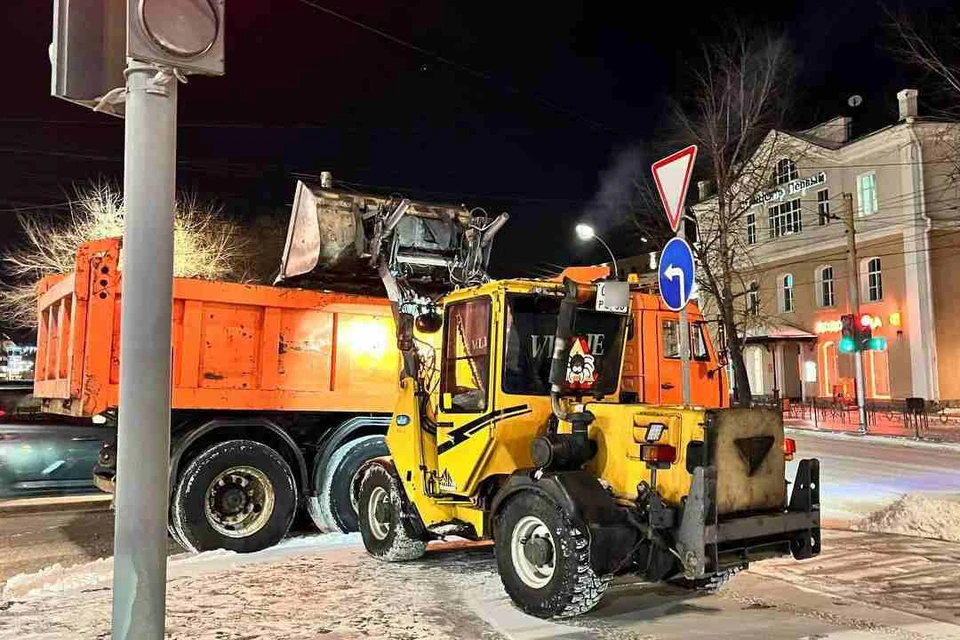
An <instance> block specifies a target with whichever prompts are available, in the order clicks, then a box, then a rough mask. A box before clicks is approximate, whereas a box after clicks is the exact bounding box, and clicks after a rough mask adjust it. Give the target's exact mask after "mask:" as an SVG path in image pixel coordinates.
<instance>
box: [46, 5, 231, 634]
mask: <svg viewBox="0 0 960 640" xmlns="http://www.w3.org/2000/svg"><path fill="white" fill-rule="evenodd" d="M223 15H224V14H223V0H204V1H203V2H197V1H195V0H127V1H126V2H125V1H124V0H104V1H103V2H89V1H87V0H54V29H53V44H52V45H51V48H50V59H51V63H52V66H53V74H52V81H51V89H52V94H53V95H54V96H55V97H58V98H63V99H66V100H70V101H71V102H75V103H78V104H81V105H84V106H87V107H90V108H92V109H93V110H94V111H99V112H104V113H109V114H112V115H117V116H122V117H125V119H126V121H125V123H124V154H123V155H124V165H123V199H124V207H125V215H124V232H123V251H124V258H123V264H122V271H123V304H122V305H121V310H120V407H119V415H118V418H119V420H118V422H119V424H118V428H117V489H116V498H115V505H116V516H115V526H114V543H113V544H114V546H113V555H114V565H113V638H114V640H133V639H134V638H136V639H137V640H161V639H162V638H163V637H164V619H165V608H166V606H165V605H166V588H167V581H166V574H167V517H168V504H167V501H168V497H169V495H168V474H169V465H170V395H171V385H170V368H171V367H170V364H171V363H170V361H171V350H170V334H171V315H172V308H173V245H174V242H173V225H174V209H175V207H176V202H175V186H176V159H177V149H176V141H177V85H178V83H179V82H181V81H183V79H184V73H202V74H209V75H220V74H222V73H223ZM118 85H119V86H118ZM105 268H106V267H105ZM103 275H104V277H106V272H105V273H104V274H103ZM114 281H116V280H114ZM104 284H106V280H104ZM118 293H119V292H118V291H114V295H117V294H118Z"/></svg>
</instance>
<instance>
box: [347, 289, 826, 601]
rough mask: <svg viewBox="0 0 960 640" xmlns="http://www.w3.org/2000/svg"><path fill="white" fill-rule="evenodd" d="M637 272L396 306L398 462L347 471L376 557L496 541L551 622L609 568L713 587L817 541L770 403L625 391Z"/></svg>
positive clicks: (522, 595) (601, 586)
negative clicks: (664, 402)
mask: <svg viewBox="0 0 960 640" xmlns="http://www.w3.org/2000/svg"><path fill="white" fill-rule="evenodd" d="M627 286H628V285H627V283H624V282H601V283H597V284H591V285H584V284H578V283H574V282H573V281H570V280H566V281H564V282H562V283H554V282H540V281H527V280H507V281H494V282H488V283H486V284H482V285H479V286H473V287H469V288H464V289H460V290H458V291H455V292H453V293H451V294H449V295H447V296H445V297H444V298H443V299H442V303H441V305H440V312H438V311H427V312H425V313H423V314H421V315H420V316H419V317H417V318H416V319H414V317H413V315H412V314H408V313H401V314H399V320H400V321H399V323H398V324H399V329H398V332H399V343H400V345H401V350H402V351H403V353H404V354H405V358H404V364H405V372H404V376H403V377H402V380H401V398H400V400H399V403H398V405H397V408H396V411H395V413H394V415H393V417H392V422H391V424H390V428H389V432H388V434H387V445H388V449H389V451H390V456H389V457H388V458H379V459H376V460H372V461H370V462H369V463H368V464H367V465H366V466H365V467H364V468H363V469H361V471H360V472H359V473H358V474H357V476H356V477H355V480H354V486H353V496H354V499H355V500H356V504H357V510H358V514H359V520H360V530H361V534H362V537H363V541H364V545H365V546H366V549H367V550H368V552H369V553H371V554H372V555H373V556H375V557H378V558H381V559H384V560H389V561H399V560H411V559H415V558H418V557H420V556H421V555H423V554H424V552H425V550H426V545H427V542H428V541H430V540H434V539H439V538H442V537H444V536H448V535H457V536H462V537H465V538H469V539H473V540H479V539H491V538H492V539H493V541H494V550H495V554H496V559H497V567H498V570H499V573H500V576H501V579H502V581H503V585H504V588H505V589H506V591H507V593H508V594H509V595H510V597H511V598H512V599H513V601H514V602H515V603H516V604H517V606H519V607H520V608H521V609H522V610H524V611H526V612H528V613H531V614H533V615H536V616H541V617H551V616H569V615H577V614H580V613H584V612H586V611H589V610H590V609H591V608H593V607H594V606H595V605H596V604H597V603H598V602H599V601H600V598H601V597H602V595H603V593H604V591H605V589H606V588H607V586H608V585H609V583H610V580H611V578H612V577H613V576H615V575H618V574H625V573H633V574H639V575H640V576H642V577H644V578H645V579H648V580H651V581H663V580H666V581H672V582H676V583H679V584H683V585H687V586H691V587H701V588H711V587H715V586H717V585H719V584H720V583H722V582H724V581H725V580H726V579H727V578H728V577H729V576H730V575H732V574H733V573H735V572H736V571H738V570H740V569H743V568H745V567H746V566H747V565H748V563H749V562H752V561H756V560H760V559H764V558H770V557H776V556H783V555H787V554H792V555H793V557H794V558H797V559H803V558H809V557H811V556H814V555H816V554H818V553H819V551H820V513H819V502H820V500H819V494H820V487H819V463H818V461H817V460H803V461H801V462H800V463H799V469H798V472H797V477H796V478H795V479H794V481H793V483H792V487H791V488H790V490H789V497H788V483H787V482H786V480H785V471H784V467H785V460H787V459H788V458H789V457H791V456H792V454H793V450H794V445H793V442H792V441H791V440H786V439H785V438H784V432H783V421H782V416H781V414H780V413H778V412H775V411H764V410H753V409H702V408H692V407H683V406H651V405H643V404H624V403H622V402H620V401H619V400H618V398H619V393H618V386H619V379H620V367H621V363H622V360H623V351H624V343H625V338H626V320H627V317H628V306H629V296H628V292H627Z"/></svg>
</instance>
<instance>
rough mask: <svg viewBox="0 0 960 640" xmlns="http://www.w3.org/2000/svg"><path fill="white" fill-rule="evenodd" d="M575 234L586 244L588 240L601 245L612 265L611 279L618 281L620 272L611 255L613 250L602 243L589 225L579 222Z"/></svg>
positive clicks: (614, 258)
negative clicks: (608, 255)
mask: <svg viewBox="0 0 960 640" xmlns="http://www.w3.org/2000/svg"><path fill="white" fill-rule="evenodd" d="M574 231H576V233H577V237H578V238H580V239H581V240H583V241H584V242H587V241H588V240H596V241H597V242H599V243H600V244H602V245H603V248H604V249H606V250H607V253H609V254H610V260H611V264H612V265H613V277H614V278H616V279H617V280H619V279H620V272H619V271H618V270H617V257H616V256H615V255H613V250H612V249H611V248H610V245H608V244H607V243H606V242H604V241H603V238H601V237H600V236H598V235H597V232H596V231H595V230H594V228H593V227H591V226H590V225H589V224H586V223H583V222H581V223H580V224H578V225H577V226H576V228H575V229H574Z"/></svg>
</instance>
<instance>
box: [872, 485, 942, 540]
mask: <svg viewBox="0 0 960 640" xmlns="http://www.w3.org/2000/svg"><path fill="white" fill-rule="evenodd" d="M853 529H855V530H857V531H875V532H878V533H899V534H903V535H908V536H917V537H921V538H936V539H939V540H947V541H950V542H960V502H957V501H955V500H948V499H944V498H930V497H927V496H924V495H921V494H917V493H908V494H906V495H903V496H900V498H898V499H897V500H896V501H895V502H893V504H890V505H888V506H886V507H884V508H882V509H879V510H877V511H874V512H873V513H871V514H870V515H868V516H866V517H864V518H863V519H861V520H859V521H858V522H856V523H854V525H853Z"/></svg>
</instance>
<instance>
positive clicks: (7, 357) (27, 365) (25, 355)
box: [0, 337, 37, 380]
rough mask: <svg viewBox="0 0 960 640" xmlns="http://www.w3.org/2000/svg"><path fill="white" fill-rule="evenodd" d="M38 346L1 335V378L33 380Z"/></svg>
mask: <svg viewBox="0 0 960 640" xmlns="http://www.w3.org/2000/svg"><path fill="white" fill-rule="evenodd" d="M36 354H37V348H36V347H35V346H33V345H22V344H17V343H15V342H13V341H12V340H4V339H2V337H0V380H33V366H34V360H35V358H36Z"/></svg>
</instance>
